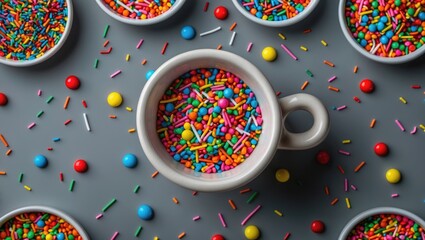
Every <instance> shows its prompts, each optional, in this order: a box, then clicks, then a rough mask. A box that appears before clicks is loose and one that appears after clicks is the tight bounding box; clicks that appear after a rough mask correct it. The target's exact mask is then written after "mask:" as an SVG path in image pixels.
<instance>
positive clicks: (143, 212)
mask: <svg viewBox="0 0 425 240" xmlns="http://www.w3.org/2000/svg"><path fill="white" fill-rule="evenodd" d="M137 215H138V216H139V218H140V219H143V220H151V219H152V218H153V209H152V208H151V206H149V205H147V204H142V205H140V207H139V209H138V210H137Z"/></svg>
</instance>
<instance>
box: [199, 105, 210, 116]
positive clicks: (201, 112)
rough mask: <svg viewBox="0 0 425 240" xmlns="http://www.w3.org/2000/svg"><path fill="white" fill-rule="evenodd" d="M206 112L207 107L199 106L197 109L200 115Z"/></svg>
mask: <svg viewBox="0 0 425 240" xmlns="http://www.w3.org/2000/svg"><path fill="white" fill-rule="evenodd" d="M207 113H208V110H207V108H204V107H201V108H200V109H199V110H198V115H200V116H204V115H206V114H207Z"/></svg>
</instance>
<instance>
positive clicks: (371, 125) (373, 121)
mask: <svg viewBox="0 0 425 240" xmlns="http://www.w3.org/2000/svg"><path fill="white" fill-rule="evenodd" d="M375 123H376V119H375V118H373V119H372V121H371V122H370V124H369V127H370V128H373V127H375Z"/></svg>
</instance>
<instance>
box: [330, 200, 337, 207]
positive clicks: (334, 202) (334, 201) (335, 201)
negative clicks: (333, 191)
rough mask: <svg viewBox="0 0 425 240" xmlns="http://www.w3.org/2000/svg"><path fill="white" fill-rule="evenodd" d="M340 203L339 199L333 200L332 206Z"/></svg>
mask: <svg viewBox="0 0 425 240" xmlns="http://www.w3.org/2000/svg"><path fill="white" fill-rule="evenodd" d="M337 202H338V198H334V200H332V202H331V205H332V206H333V205H335V204H336V203H337Z"/></svg>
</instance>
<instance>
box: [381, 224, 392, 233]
mask: <svg viewBox="0 0 425 240" xmlns="http://www.w3.org/2000/svg"><path fill="white" fill-rule="evenodd" d="M387 227H388V226H387ZM394 230H395V227H393V228H387V229H386V230H384V231H382V233H387V232H392V231H394Z"/></svg>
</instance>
